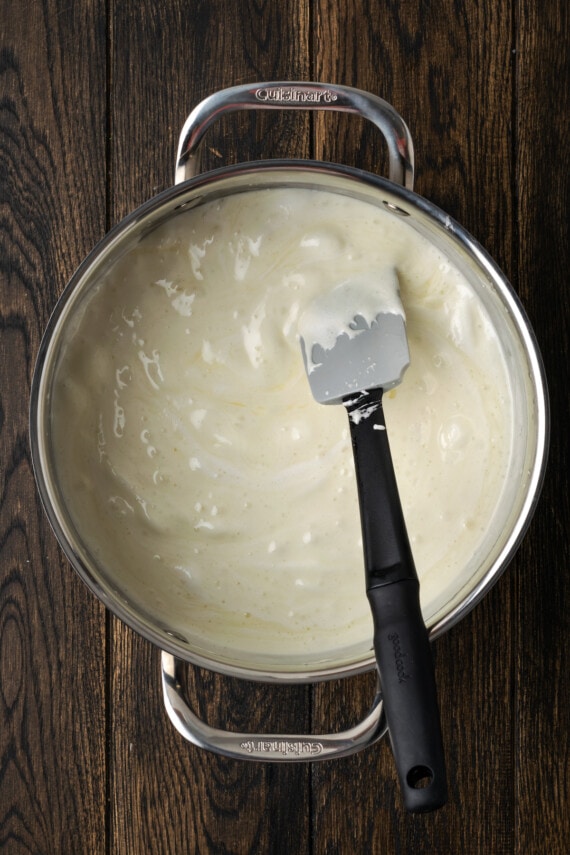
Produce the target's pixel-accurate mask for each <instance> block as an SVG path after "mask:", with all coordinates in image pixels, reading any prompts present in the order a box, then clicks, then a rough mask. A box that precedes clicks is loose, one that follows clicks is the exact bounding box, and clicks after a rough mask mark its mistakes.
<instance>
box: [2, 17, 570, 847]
mask: <svg viewBox="0 0 570 855" xmlns="http://www.w3.org/2000/svg"><path fill="white" fill-rule="evenodd" d="M569 45H570V32H569V22H568V4H567V3H566V2H565V0H507V2H506V3H496V2H494V0H421V2H417V0H399V1H398V2H396V0H382V2H380V0H346V2H344V3H336V2H333V0H282V2H279V3H273V2H270V0H211V2H209V0H195V2H194V3H192V4H187V3H183V2H182V0H160V2H158V3H155V2H151V0H142V2H135V0H124V2H122V0H121V2H119V0H82V2H81V3H75V4H66V3H63V2H62V0H29V2H27V3H26V4H22V3H19V2H16V0H4V2H3V3H2V4H1V5H0V289H1V290H0V849H1V850H2V852H6V853H7V855H23V853H32V852H33V853H40V855H44V854H45V855H48V853H49V855H69V853H74V855H75V853H78V855H79V853H89V855H91V853H93V855H97V853H99V854H100V855H120V853H124V855H127V853H128V855H132V854H133V853H143V852H152V853H153V855H155V853H156V855H162V853H176V855H180V853H204V855H206V853H207V855H210V853H214V855H217V853H220V855H221V853H232V855H242V854H243V855H247V853H254V855H257V853H272V855H273V854H274V853H275V855H279V853H287V855H290V853H295V855H296V853H299V855H301V853H312V854H313V855H317V853H323V855H324V853H326V855H334V853H339V855H348V853H350V855H352V853H358V855H359V853H374V854H375V855H376V853H378V855H383V853H402V855H405V854H406V853H414V855H422V853H426V855H427V853H434V852H435V853H441V855H446V853H462V855H463V853H466V855H480V853H492V855H565V853H566V852H567V851H568V842H569V840H570V804H569V793H570V782H569V779H568V776H569V772H568V770H569V767H570V763H569V759H570V758H569V746H568V733H569V725H570V721H569V717H568V709H569V708H570V676H569V672H568V668H567V651H568V646H569V644H570V625H569V619H568V615H569V614H570V587H569V586H568V585H567V584H566V582H565V579H566V572H565V571H566V567H567V565H568V560H569V554H568V553H569V550H568V537H567V530H568V524H569V522H570V507H569V498H568V489H567V471H568V443H567V438H566V433H565V425H566V423H567V416H568V411H569V406H568V391H567V390H568V381H569V378H568V352H569V350H570V342H569V340H568V288H567V281H566V280H567V271H568V269H569V267H570V259H569V246H570V240H569V234H568V217H567V210H566V209H567V205H568V198H569V187H568V175H569V174H570V170H569V166H570V164H569V150H568V144H567V140H568V136H569V134H568V131H569V128H568V116H569V115H570V113H569V106H570V105H569V103H568V99H569V92H570V62H569V52H570V47H569ZM263 79H266V80H267V79H305V80H309V79H316V80H321V81H325V82H326V81H332V82H337V83H344V84H352V85H355V86H358V87H361V88H364V89H368V90H370V91H373V92H376V93H378V94H380V95H382V96H383V97H385V98H386V99H387V100H389V101H391V102H392V103H393V104H394V106H395V107H396V108H397V109H398V110H399V111H400V112H401V113H402V115H403V116H404V117H405V119H406V121H407V123H408V124H409V126H410V129H411V131H412V135H413V137H414V140H415V147H416V166H417V171H416V189H417V190H418V192H420V193H421V194H423V195H424V196H426V197H427V198H429V199H430V200H432V201H433V202H434V203H436V204H437V205H439V206H441V207H442V208H443V209H444V210H446V211H447V212H448V213H449V214H451V215H452V216H454V217H455V218H456V219H457V220H459V222H461V223H462V224H463V225H464V226H465V227H466V228H467V229H468V230H469V231H471V232H472V234H473V235H474V236H475V237H476V238H477V239H478V240H479V241H480V242H481V243H482V244H483V245H484V246H485V247H486V249H487V250H489V252H490V253H491V255H492V256H493V257H494V258H495V259H496V260H497V261H498V263H499V264H500V266H501V267H502V268H503V269H504V270H505V272H506V274H507V275H508V277H509V278H510V279H511V280H512V282H513V285H514V287H515V289H516V290H517V291H518V293H519V295H520V297H521V299H522V300H523V303H524V305H525V307H526V309H527V311H528V314H529V317H530V319H531V321H532V323H533V326H534V328H535V330H536V334H537V337H538V340H539V343H540V346H541V348H542V351H543V355H544V360H545V365H546V371H547V376H548V379H549V385H550V395H551V405H552V445H551V458H550V466H549V471H548V475H547V478H546V482H545V486H544V492H543V496H542V499H541V501H540V503H539V505H538V508H537V512H536V515H535V518H534V520H533V522H532V525H531V527H530V529H529V532H528V534H527V536H526V538H525V540H524V542H523V544H522V547H521V549H520V551H519V552H518V554H517V556H516V558H515V559H514V561H513V562H512V564H511V565H510V567H509V568H508V570H507V572H506V573H505V575H504V576H503V578H502V579H501V580H500V581H499V583H498V584H497V586H496V587H495V588H494V589H493V590H492V591H491V592H490V594H489V595H488V596H487V597H486V598H485V599H484V601H483V602H482V603H481V604H480V605H479V606H477V608H476V609H475V610H474V611H473V612H472V613H471V614H470V615H468V616H467V617H466V618H465V619H464V620H463V621H462V622H461V623H460V624H459V625H458V626H456V627H455V628H453V629H452V630H451V631H449V632H448V633H447V634H446V635H445V636H444V637H442V638H440V639H438V640H437V642H436V643H435V645H434V653H435V658H436V673H437V678H438V684H439V689H440V698H441V705H442V719H443V729H444V739H445V742H446V746H447V753H448V766H449V780H450V799H449V804H448V805H447V806H446V807H445V808H444V809H443V810H442V811H440V812H438V813H437V814H434V815H430V816H423V817H422V816H420V817H411V816H408V815H406V814H405V813H404V812H403V810H402V806H401V802H400V800H399V796H398V793H397V785H396V776H395V772H394V768H393V762H392V758H391V754H390V750H389V746H388V744H387V742H386V741H382V742H381V743H379V744H378V745H376V746H374V747H373V748H371V749H369V750H367V751H365V752H363V753H361V754H359V755H356V756H354V757H351V758H347V759H345V760H340V761H332V762H325V763H322V764H314V765H312V766H302V765H286V766H277V765H274V764H268V765H267V764H259V763H244V762H235V761H231V760H228V759H225V758H221V757H217V756H215V755H213V754H210V753H208V752H205V751H202V750H199V749H197V748H195V747H193V746H191V745H188V744H186V743H185V742H184V741H183V740H182V739H181V737H179V736H178V734H177V733H176V731H175V730H174V728H173V727H172V726H171V725H170V723H169V722H168V720H167V717H166V714H165V712H164V709H163V706H162V700H161V693H160V682H159V681H160V675H159V653H158V651H157V650H156V649H155V648H154V647H153V646H152V645H150V644H149V643H147V642H146V641H144V640H143V639H141V638H140V637H139V636H137V635H136V634H135V633H133V632H132V631H131V630H130V629H128V628H126V627H125V626H124V625H122V624H121V623H120V622H119V621H117V620H116V619H114V618H111V617H109V616H108V615H106V614H105V611H104V609H103V607H102V605H101V604H100V603H99V602H98V601H97V600H96V599H95V598H94V597H93V596H92V595H91V594H90V593H89V592H88V591H87V590H86V588H85V587H84V586H83V585H82V583H81V582H80V581H79V580H78V578H77V577H76V574H74V573H73V571H72V570H71V569H70V567H69V565H68V564H67V562H66V561H65V560H64V558H63V557H62V554H61V552H60V551H59V549H58V547H57V546H56V544H55V540H54V538H53V535H52V534H51V532H50V530H49V527H48V524H47V522H46V520H45V517H44V515H43V512H42V510H41V507H40V504H39V500H38V498H37V494H36V490H35V486H34V481H33V473H32V469H31V456H30V448H29V440H28V414H27V409H28V396H29V390H30V383H31V377H32V371H33V366H34V360H35V356H36V353H37V350H38V347H39V342H40V337H41V334H42V331H43V329H44V328H45V325H46V322H47V319H48V316H49V313H50V312H51V310H52V308H53V306H54V303H55V301H56V299H57V297H58V296H59V294H60V293H61V290H62V288H63V286H64V284H65V282H66V280H67V279H68V278H69V276H70V274H71V273H72V271H73V270H74V269H75V267H76V266H77V264H78V263H79V262H80V261H81V260H82V259H83V258H84V257H85V255H86V254H87V252H88V251H89V250H90V249H91V248H92V247H93V246H94V244H95V243H96V242H97V240H98V239H99V238H100V237H101V236H102V235H103V233H104V232H105V231H106V230H107V229H108V228H109V227H110V226H111V225H112V224H113V223H115V222H117V221H118V220H120V219H121V218H122V217H123V216H125V215H126V214H127V213H128V212H130V211H131V210H133V209H134V208H135V207H136V206H137V205H139V204H140V203H142V202H144V201H145V200H146V199H148V198H149V197H151V196H152V195H154V194H155V193H157V192H159V191H160V190H162V189H163V188H165V187H167V186H169V185H170V184H171V182H172V179H173V173H174V157H175V151H176V145H177V138H178V134H179V131H180V128H181V127H182V124H183V122H184V120H185V118H186V116H187V114H188V113H189V111H190V110H191V108H192V107H193V106H194V105H195V104H196V103H197V102H198V101H200V100H201V99H202V98H203V97H204V96H205V95H208V94H210V93H211V92H213V91H216V90H218V89H220V88H222V87H224V86H229V85H233V84H236V83H243V82H253V81H255V80H263ZM205 155H206V156H205V162H204V167H205V168H213V167H217V166H222V165H224V164H225V163H228V162H232V161H235V160H246V159H257V158H262V157H282V156H289V155H293V156H302V157H306V156H308V155H312V156H315V157H318V158H324V159H330V160H338V161H341V162H345V163H351V164H354V165H359V166H363V167H364V168H368V169H370V170H372V171H377V172H379V173H385V172H386V154H385V150H384V145H383V142H382V140H381V139H380V138H379V136H378V132H377V131H376V130H375V129H374V128H373V127H368V126H367V125H366V123H364V122H359V121H358V120H356V119H355V118H354V117H350V116H344V115H343V116H334V115H332V114H327V115H326V116H325V115H320V116H318V117H315V118H313V117H311V118H310V117H308V116H307V115H304V114H302V113H286V112H284V113H279V112H277V113H271V114H258V113H251V112H248V113H246V114H243V115H241V114H236V115H235V116H231V117H228V118H227V119H224V120H223V121H221V122H220V123H219V124H217V125H215V126H214V127H213V128H212V129H211V131H210V132H209V133H208V137H207V139H206V142H205ZM188 679H189V695H190V698H191V702H192V704H193V705H194V706H195V707H196V708H198V709H199V710H200V712H201V713H202V714H203V715H204V716H205V717H206V718H207V720H208V721H210V722H212V723H217V724H218V725H222V724H226V725H227V726H228V727H230V728H235V729H241V728H246V727H247V726H248V725H249V726H251V728H252V729H260V730H264V729H269V730H274V729H278V728H282V729H283V730H288V731H291V730H305V729H307V730H314V731H316V730H324V729H326V728H327V727H329V726H330V729H331V730H338V729H341V728H344V727H347V726H349V725H350V724H352V723H354V722H355V721H356V720H357V719H358V717H359V716H361V715H362V714H363V713H364V712H365V711H366V709H367V708H368V706H369V704H370V701H371V698H372V695H373V693H374V682H375V678H374V675H373V674H367V675H361V676H360V677H356V678H353V679H350V680H342V681H334V682H332V683H330V684H323V685H317V686H315V687H312V688H309V687H302V686H301V687H299V686H290V687H280V688H277V687H274V686H264V685H256V684H249V683H244V682H241V681H235V680H231V679H229V678H224V677H220V676H217V675H214V674H211V673H208V672H204V671H201V670H199V669H189V671H188Z"/></svg>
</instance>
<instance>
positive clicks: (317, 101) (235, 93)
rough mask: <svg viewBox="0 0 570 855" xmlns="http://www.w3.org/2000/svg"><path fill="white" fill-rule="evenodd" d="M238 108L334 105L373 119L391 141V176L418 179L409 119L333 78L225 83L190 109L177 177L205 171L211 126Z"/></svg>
mask: <svg viewBox="0 0 570 855" xmlns="http://www.w3.org/2000/svg"><path fill="white" fill-rule="evenodd" d="M237 110H333V111H336V112H342V113H354V114H355V115H358V116H362V117H363V118H365V119H368V120H369V121H371V122H372V123H373V124H374V125H376V127H377V128H378V129H379V130H380V131H381V133H382V134H383V136H384V138H385V140H386V143H387V145H388V156H389V165H388V177H389V179H390V181H393V182H394V183H396V184H401V185H403V186H404V187H407V188H408V189H409V190H411V189H412V188H413V183H414V148H413V143H412V138H411V135H410V132H409V130H408V127H407V126H406V123H405V122H404V120H403V119H402V117H401V116H400V115H399V113H398V112H397V111H396V110H395V109H394V108H393V107H392V106H391V104H388V102H387V101H384V100H383V99H382V98H379V97H378V96H377V95H373V94H371V93H370V92H364V91H363V90H362V89H354V88H352V87H351V86H337V85H335V84H331V83H305V82H296V83H295V82H293V83H285V82H273V83H249V84H246V85H243V86H232V87H230V88H229V89H222V90H221V91H220V92H216V93H214V94H213V95H210V96H209V97H208V98H205V99H204V100H203V101H201V102H200V104H198V106H197V107H195V109H194V110H193V111H192V112H191V113H190V115H189V116H188V118H187V119H186V122H185V123H184V127H183V128H182V132H181V134H180V139H179V143H178V154H177V157H176V173H175V183H176V184H179V183H180V182H182V181H185V180H186V179H188V178H192V177H194V176H195V175H197V174H198V173H199V172H200V145H201V143H202V139H203V137H204V134H205V133H206V131H207V130H208V128H209V127H210V126H211V125H212V124H213V123H214V122H216V121H217V120H218V119H219V118H221V117H222V116H223V115H224V114H226V113H233V112H235V111H237Z"/></svg>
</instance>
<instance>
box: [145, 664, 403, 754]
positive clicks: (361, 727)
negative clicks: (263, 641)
mask: <svg viewBox="0 0 570 855" xmlns="http://www.w3.org/2000/svg"><path fill="white" fill-rule="evenodd" d="M187 667H188V665H187V663H186V662H184V661H183V660H181V659H177V658H176V657H175V656H173V655H172V654H171V653H166V652H165V651H163V652H162V691H163V697H164V705H165V707H166V712H167V713H168V717H169V718H170V721H171V722H172V724H173V725H174V727H175V728H176V729H177V731H178V732H179V733H180V734H181V735H182V736H183V737H184V739H186V740H188V741H189V742H192V743H193V744H194V745H197V746H198V747H199V748H206V749H208V750H209V751H213V752H215V753H216V754H222V755H224V756H225V757H233V758H236V759H238V760H258V761H259V760H261V761H267V762H272V763H274V762H281V763H293V762H299V761H303V760H305V761H315V760H329V759H332V758H338V757H348V756H349V755H350V754H355V753H356V752H357V751H360V750H361V749H362V748H366V747H367V746H369V745H372V744H373V743H374V742H377V741H378V740H379V739H380V738H381V737H382V736H384V734H385V733H386V724H385V721H384V716H383V714H382V696H381V694H380V691H377V693H376V696H375V698H374V702H373V704H372V708H371V709H370V712H369V713H368V715H367V716H366V717H365V718H364V720H363V721H362V722H360V723H359V724H357V725H356V726H355V727H352V728H350V730H344V731H341V732H340V733H333V734H326V735H307V736H304V735H298V734H273V733H271V734H258V733H234V732H231V731H225V730H219V729H218V728H214V727H210V725H208V724H206V723H205V722H203V721H202V720H201V719H200V718H199V717H198V716H197V715H196V713H194V712H193V711H192V710H191V709H190V707H189V705H188V702H187V701H186V699H185V697H184V693H183V683H182V672H183V669H185V668H187Z"/></svg>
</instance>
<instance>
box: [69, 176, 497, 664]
mask: <svg viewBox="0 0 570 855" xmlns="http://www.w3.org/2000/svg"><path fill="white" fill-rule="evenodd" d="M392 267H393V268H395V269H396V270H397V274H398V280H399V283H400V296H401V299H402V303H403V305H404V309H405V314H406V321H407V332H408V339H409V345H410V353H411V366H410V368H409V369H408V370H407V372H406V374H405V377H404V381H403V383H402V384H401V385H400V386H398V387H397V388H396V389H393V390H391V391H390V392H387V393H386V395H385V399H384V401H385V406H384V408H385V415H386V421H387V426H388V431H389V436H390V444H391V449H392V456H393V458H394V465H395V469H396V473H397V478H398V483H399V489H400V493H401V498H402V504H403V507H404V512H405V516H406V520H407V525H408V530H409V534H410V539H411V543H412V548H413V552H414V555H415V560H416V565H417V569H418V573H419V576H420V581H421V597H422V607H423V610H424V615H425V616H426V617H427V618H428V619H429V617H430V616H431V615H433V614H435V613H436V611H437V609H439V608H441V606H442V605H444V604H445V602H446V601H447V599H449V597H450V596H451V594H452V593H454V592H455V593H456V592H457V591H458V590H459V588H460V587H461V585H462V584H463V583H464V582H465V581H466V578H467V577H468V576H469V574H470V573H474V572H476V571H477V568H478V566H479V564H480V562H481V549H482V543H483V537H484V535H485V533H486V532H487V530H488V529H489V527H490V526H492V519H493V515H494V510H495V508H496V505H497V502H498V499H499V496H500V493H501V490H502V485H503V482H504V479H505V472H506V470H507V467H508V462H509V456H510V447H511V435H512V401H511V395H510V390H509V385H508V379H507V373H506V369H505V362H504V357H503V354H502V351H501V347H500V344H499V342H498V340H497V337H496V334H495V331H494V329H493V327H492V325H491V323H490V320H489V317H488V316H487V314H486V312H485V310H484V308H483V306H482V304H481V301H480V300H479V299H478V298H477V297H476V295H475V294H474V292H473V290H472V288H471V287H470V285H469V284H468V283H467V282H466V280H465V279H464V278H463V277H462V275H461V274H460V273H459V272H458V270H457V269H456V268H455V267H453V266H452V264H451V263H450V262H449V260H448V259H446V258H445V257H444V256H442V255H441V254H440V253H439V252H438V251H437V250H436V249H435V248H434V247H433V246H431V245H430V244H428V243H427V241H426V240H424V238H422V237H421V236H419V235H418V234H417V233H416V232H415V231H414V230H413V229H412V228H411V227H410V226H408V225H406V224H405V222H404V221H402V219H401V218H398V217H395V216H393V215H390V214H389V213H387V212H385V211H384V210H380V209H378V208H376V207H375V206H372V205H369V204H367V203H364V202H361V201H357V200H353V199H350V198H347V197H344V196H340V195H334V194H328V193H325V192H318V191H311V190H304V189H271V190H258V191H252V192H248V193H244V194H239V195H235V196H231V197H228V198H226V199H224V200H222V201H219V202H210V203H208V204H206V205H203V206H202V207H198V208H194V209H193V210H189V211H186V212H182V213H180V214H179V215H178V216H177V217H176V218H175V219H174V220H172V219H171V220H170V221H169V222H168V224H167V225H164V226H160V227H159V228H157V229H155V230H154V231H153V232H152V233H150V234H148V235H147V236H145V237H144V239H142V240H141V241H140V243H139V244H138V245H137V246H136V247H134V248H133V249H132V250H130V252H129V253H128V254H127V255H125V256H124V257H123V258H122V259H121V260H120V261H119V262H118V263H116V265H115V266H114V267H113V269H112V270H111V271H110V272H109V273H108V274H107V275H106V277H105V278H104V279H103V280H102V281H101V283H100V284H99V286H98V287H97V288H96V289H95V290H94V293H93V296H92V297H90V298H89V300H88V302H87V305H86V306H85V307H84V308H83V309H82V311H81V315H80V316H79V317H78V318H77V319H76V321H75V322H74V324H73V333H72V334H70V335H69V336H68V341H67V342H66V344H65V347H64V349H63V353H62V356H61V357H60V361H59V364H58V368H57V372H56V378H55V384H54V388H53V407H52V410H53V443H54V448H55V453H56V463H57V467H58V473H59V478H60V484H61V488H62V491H63V494H64V495H65V496H66V497H67V500H68V502H69V506H70V509H71V513H72V515H73V519H74V522H75V525H76V527H77V529H78V531H79V532H80V533H81V536H82V537H83V539H84V541H85V543H86V544H87V547H88V548H89V549H90V550H91V551H92V552H93V553H94V554H95V556H96V557H97V560H98V561H100V562H103V563H104V565H106V566H107V567H108V568H109V569H108V575H109V577H110V578H111V577H112V578H114V579H115V582H114V584H115V585H116V587H118V588H120V589H121V590H122V591H123V593H124V595H125V598H126V599H127V600H130V601H131V602H134V603H135V604H137V603H138V604H142V607H143V608H144V609H145V610H146V611H147V612H148V613H151V614H153V615H155V616H156V618H157V620H158V622H159V623H160V624H162V625H164V626H165V627H168V628H169V629H170V630H171V631H172V632H174V633H177V634H179V635H181V636H182V637H184V638H185V639H189V640H190V642H191V643H192V645H193V647H194V648H195V649H196V650H201V651H203V652H208V651H214V652H216V651H218V652H219V651H222V654H221V655H222V656H226V657H230V658H231V657H232V656H233V655H235V656H236V657H238V658H239V656H241V655H242V653H245V655H246V657H249V659H250V660H251V661H255V657H256V655H257V656H261V657H262V658H263V657H265V656H269V657H271V656H274V657H279V656H281V655H283V656H291V657H293V658H294V657H301V658H302V659H303V660H304V659H307V660H310V659H312V660H313V661H315V660H320V659H322V660H326V659H327V658H331V659H334V658H335V656H336V655H337V654H338V651H351V650H352V651H356V652H357V654H358V655H362V652H363V651H367V650H369V648H370V644H371V637H372V625H371V619H370V614H369V607H368V602H367V600H366V596H365V590H364V571H363V559H362V545H361V536H360V520H359V511H358V501H357V495H356V486H355V479H354V467H353V462H352V450H351V446H350V438H349V432H348V425H347V415H346V411H345V409H344V407H342V406H322V405H320V404H318V403H316V402H315V401H314V400H313V398H312V396H311V392H310V388H309V384H308V380H307V376H306V374H305V369H304V365H303V359H302V355H301V349H300V344H299V330H298V320H299V318H300V317H301V316H302V315H303V313H304V312H305V311H307V310H308V308H309V307H310V306H312V305H317V306H318V304H319V298H320V297H321V296H322V295H323V294H325V293H326V292H328V291H329V290H330V289H331V288H333V287H334V286H335V285H337V283H339V282H340V281H342V280H346V279H350V278H351V277H352V278H353V277H355V276H356V277H369V276H370V274H371V272H372V273H373V272H374V271H375V270H379V271H385V270H386V269H387V268H392ZM379 524H381V522H379ZM450 592H451V593H450ZM347 655H348V654H347Z"/></svg>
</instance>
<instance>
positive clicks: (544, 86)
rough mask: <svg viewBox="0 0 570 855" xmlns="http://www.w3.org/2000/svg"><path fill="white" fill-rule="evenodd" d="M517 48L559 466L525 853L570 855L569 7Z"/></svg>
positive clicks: (520, 180) (530, 560)
mask: <svg viewBox="0 0 570 855" xmlns="http://www.w3.org/2000/svg"><path fill="white" fill-rule="evenodd" d="M516 50H517V56H518V57H519V59H518V64H517V66H518V81H517V82H518V87H517V88H518V94H519V97H518V100H517V113H516V120H517V124H516V129H517V187H518V188H519V194H520V208H519V220H518V223H519V241H518V255H519V264H518V269H519V280H518V287H519V292H520V294H521V296H522V297H523V299H524V302H525V306H526V307H527V310H528V312H529V316H530V318H531V320H532V323H533V325H534V328H535V331H536V335H537V337H538V341H539V344H540V347H541V349H542V353H543V357H544V361H545V367H546V373H547V377H548V379H549V386H550V402H551V410H552V441H551V451H550V466H549V470H548V475H547V478H546V482H545V486H544V491H543V497H542V501H541V504H540V505H539V507H538V511H537V514H536V517H535V519H534V521H533V524H532V528H531V534H530V536H529V537H527V538H526V540H525V542H524V544H523V547H522V549H521V562H520V565H519V572H518V573H517V575H516V577H515V582H516V588H515V596H514V602H515V604H516V624H515V626H516V646H515V650H516V670H515V674H514V679H515V681H516V687H517V693H516V714H517V720H518V722H519V728H518V731H517V734H516V742H515V745H514V749H515V752H516V762H517V775H516V784H517V789H516V828H517V847H516V852H517V853H521V855H522V853H525V855H526V853H533V855H534V853H537V855H538V853H542V852H548V853H553V855H564V853H566V852H567V851H568V847H569V845H570V747H569V734H570V713H569V709H570V706H569V700H570V682H569V675H568V650H569V648H570V619H569V615H570V588H569V586H568V584H567V580H566V577H567V568H568V565H569V562H570V554H569V548H568V521H569V519H570V507H569V498H568V471H569V466H568V463H569V461H568V437H567V424H568V413H569V410H570V408H569V398H568V388H569V380H570V377H569V372H568V348H569V346H570V340H569V327H568V316H569V313H568V294H567V290H566V282H567V276H568V269H569V265H570V232H569V226H568V222H569V221H568V199H569V198H570V185H569V180H568V176H569V174H570V150H569V148H568V138H569V131H570V121H569V117H570V88H569V86H568V79H569V72H570V24H569V17H568V5H567V4H560V5H558V4H556V3H553V2H546V3H544V4H538V3H532V2H528V0H521V2H520V3H519V8H518V28H517V43H516ZM564 81H566V83H565V84H564Z"/></svg>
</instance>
